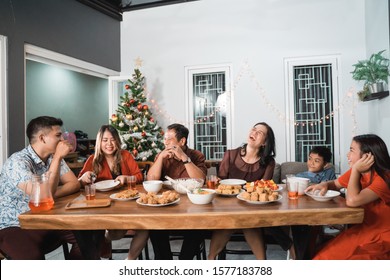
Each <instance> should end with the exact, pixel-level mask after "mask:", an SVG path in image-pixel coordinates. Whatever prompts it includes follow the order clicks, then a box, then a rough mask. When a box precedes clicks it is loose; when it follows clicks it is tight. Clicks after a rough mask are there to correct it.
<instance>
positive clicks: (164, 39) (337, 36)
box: [121, 0, 388, 167]
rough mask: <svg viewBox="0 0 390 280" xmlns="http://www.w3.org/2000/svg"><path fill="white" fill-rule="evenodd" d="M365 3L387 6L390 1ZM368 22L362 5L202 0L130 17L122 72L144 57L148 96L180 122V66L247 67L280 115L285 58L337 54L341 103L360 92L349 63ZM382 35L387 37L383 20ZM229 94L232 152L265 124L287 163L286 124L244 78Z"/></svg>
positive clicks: (363, 126) (347, 122) (347, 116)
mask: <svg viewBox="0 0 390 280" xmlns="http://www.w3.org/2000/svg"><path fill="white" fill-rule="evenodd" d="M367 1H372V2H375V5H377V3H379V2H380V4H381V5H382V6H384V3H386V6H387V0H379V1H377V0H375V1H373V0H367ZM378 10H383V11H384V12H386V13H387V11H388V10H387V9H378ZM381 14H382V11H381ZM378 20H379V18H378ZM380 20H382V19H380ZM383 20H384V19H383ZM365 21H366V18H365V1H364V0H317V1H311V0H294V1H281V0H240V1H236V0H202V1H195V2H189V3H185V4H177V5H170V6H165V7H158V8H153V9H146V10H139V11H133V12H128V13H125V14H124V20H123V22H122V27H121V28H122V34H121V40H122V42H121V49H122V50H121V51H122V53H121V61H122V73H121V74H122V75H128V74H131V73H132V71H133V68H134V59H135V58H136V57H138V56H139V57H141V58H142V59H143V60H144V64H143V67H142V68H141V71H142V72H143V73H144V74H145V76H146V78H147V84H148V88H149V91H150V92H151V93H152V95H153V98H155V99H156V101H157V103H158V104H159V106H161V107H162V108H164V109H165V110H166V111H168V112H170V114H171V115H173V116H174V117H175V118H177V119H179V120H183V122H185V121H186V113H185V96H184V93H185V77H184V67H185V66H193V65H194V66H195V65H206V64H214V63H216V64H217V63H231V64H232V65H233V71H234V72H233V73H232V77H233V78H234V79H235V80H236V79H237V75H238V72H239V70H240V67H241V66H243V63H244V61H248V64H249V66H250V67H251V69H252V70H253V72H254V75H255V79H256V80H257V81H258V82H259V83H260V85H261V86H262V88H263V89H264V90H265V92H266V96H267V98H268V99H269V100H270V102H271V103H272V104H273V105H274V106H276V107H277V108H278V110H280V111H282V112H284V111H285V106H286V104H285V101H284V96H285V93H284V90H285V88H284V84H285V78H284V77H285V76H284V59H286V58H293V57H306V56H309V57H310V56H319V55H339V56H340V58H341V63H340V66H341V69H339V72H340V73H339V74H340V78H341V79H340V88H341V92H340V100H343V98H344V99H345V96H346V94H347V92H348V90H349V89H350V88H351V87H352V88H355V90H358V89H359V86H360V85H358V84H356V82H355V81H353V80H352V78H351V74H350V72H351V71H352V66H351V65H352V64H353V63H355V62H356V61H357V59H361V58H364V57H365V56H366V32H365ZM383 31H384V32H385V33H386V34H384V35H385V36H387V37H388V21H387V19H386V28H384V30H383ZM386 48H388V44H387V45H386ZM234 94H235V104H234V111H235V116H234V127H235V129H236V130H235V132H234V136H233V147H236V146H238V145H240V144H241V143H242V142H244V141H245V139H246V137H247V132H248V129H249V127H250V126H251V125H253V124H254V123H255V122H258V121H265V122H267V123H269V124H270V125H271V126H272V127H273V129H274V131H275V134H276V139H277V161H278V162H282V161H285V160H286V158H287V157H286V144H285V139H286V132H285V127H286V124H285V121H281V120H279V119H278V116H277V115H276V114H275V112H274V111H272V110H270V109H269V108H268V107H266V106H264V100H263V99H262V97H261V95H260V94H259V91H258V90H257V89H256V87H255V85H254V83H253V82H252V80H251V78H250V77H249V75H244V76H243V77H242V78H241V79H240V80H239V81H238V83H237V87H236V88H235V92H234ZM347 99H348V100H349V101H351V98H347ZM364 106H367V105H366V104H364V105H363V107H364ZM352 107H353V106H352V102H347V103H346V104H345V106H344V108H343V109H342V110H340V114H341V115H340V119H341V132H342V133H341V138H342V139H343V141H341V155H342V160H343V161H342V164H341V166H342V167H343V166H344V167H346V159H345V156H344V155H345V154H346V152H347V150H348V149H349V145H350V140H351V137H352V131H353V125H354V121H353V118H352V116H351V110H352ZM360 107H362V106H360V105H358V108H359V110H360ZM362 110H367V109H364V108H363V109H362ZM357 115H358V114H357ZM156 119H157V120H159V121H160V123H161V125H162V126H163V127H165V126H166V125H168V124H169V120H168V119H167V118H166V116H159V117H157V115H156ZM357 122H358V123H357V126H358V128H357V129H356V130H357V131H359V132H363V131H366V130H367V127H368V126H369V125H370V123H369V122H368V121H367V119H366V118H365V117H364V116H361V117H359V118H358V119H357Z"/></svg>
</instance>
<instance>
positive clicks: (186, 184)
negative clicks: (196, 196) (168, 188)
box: [172, 178, 204, 194]
mask: <svg viewBox="0 0 390 280" xmlns="http://www.w3.org/2000/svg"><path fill="white" fill-rule="evenodd" d="M203 183H204V179H202V178H181V179H175V180H172V188H173V189H174V190H175V191H177V192H178V193H181V194H186V193H187V192H188V191H192V190H194V189H198V188H201V187H203Z"/></svg>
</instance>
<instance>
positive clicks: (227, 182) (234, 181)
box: [219, 179, 246, 186]
mask: <svg viewBox="0 0 390 280" xmlns="http://www.w3.org/2000/svg"><path fill="white" fill-rule="evenodd" d="M219 184H220V185H228V186H237V185H241V186H242V185H245V184H246V181H245V180H241V179H225V180H221V181H219Z"/></svg>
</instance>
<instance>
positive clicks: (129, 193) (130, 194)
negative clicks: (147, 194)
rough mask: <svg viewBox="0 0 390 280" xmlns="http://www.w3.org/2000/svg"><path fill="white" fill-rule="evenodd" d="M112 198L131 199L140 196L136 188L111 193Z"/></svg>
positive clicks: (119, 199)
mask: <svg viewBox="0 0 390 280" xmlns="http://www.w3.org/2000/svg"><path fill="white" fill-rule="evenodd" d="M110 198H111V199H112V200H118V201H129V200H134V199H137V198H139V193H138V191H137V190H136V189H129V190H124V191H121V192H118V193H113V194H111V195H110Z"/></svg>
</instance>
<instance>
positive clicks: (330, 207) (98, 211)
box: [19, 185, 364, 230]
mask: <svg viewBox="0 0 390 280" xmlns="http://www.w3.org/2000/svg"><path fill="white" fill-rule="evenodd" d="M137 188H138V190H139V192H145V191H144V190H143V188H142V185H138V186H137ZM119 191H120V189H116V190H111V191H109V192H98V193H97V195H96V199H102V198H103V199H104V198H106V199H107V198H109V196H110V195H111V194H113V193H116V192H119ZM162 191H164V189H163V190H162ZM280 194H281V195H282V199H281V200H280V201H277V202H271V203H267V204H260V205H258V204H250V203H248V202H245V201H241V200H239V199H237V198H236V197H234V196H221V195H216V197H215V198H214V200H213V201H212V203H209V204H205V205H196V204H193V203H192V202H191V201H189V199H188V197H187V195H180V200H179V201H178V202H177V203H174V204H171V205H167V206H144V205H140V204H138V203H137V202H136V200H130V201H117V200H111V204H110V205H109V206H107V207H98V208H85V209H83V208H82V209H69V210H67V209H65V208H66V205H67V204H68V203H70V202H72V201H73V200H74V199H77V198H79V196H80V193H77V194H73V195H70V196H66V197H63V198H59V199H57V200H56V201H55V204H54V207H53V209H51V210H49V211H45V212H39V213H32V212H26V213H23V214H21V215H20V216H19V221H20V225H21V227H22V228H25V229H72V230H96V229H151V230H153V229H211V230H212V229H240V228H256V227H268V226H285V225H326V224H356V223H361V222H362V221H363V215H364V211H363V208H360V207H356V208H351V207H348V206H346V204H345V199H344V198H343V197H341V196H339V197H336V198H334V199H332V200H330V201H325V202H319V201H315V200H313V199H312V198H311V197H308V196H302V197H299V199H297V200H291V199H288V197H287V192H286V190H283V191H281V193H280Z"/></svg>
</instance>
